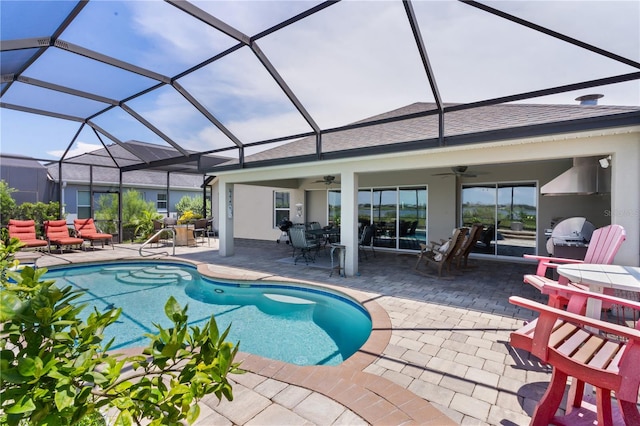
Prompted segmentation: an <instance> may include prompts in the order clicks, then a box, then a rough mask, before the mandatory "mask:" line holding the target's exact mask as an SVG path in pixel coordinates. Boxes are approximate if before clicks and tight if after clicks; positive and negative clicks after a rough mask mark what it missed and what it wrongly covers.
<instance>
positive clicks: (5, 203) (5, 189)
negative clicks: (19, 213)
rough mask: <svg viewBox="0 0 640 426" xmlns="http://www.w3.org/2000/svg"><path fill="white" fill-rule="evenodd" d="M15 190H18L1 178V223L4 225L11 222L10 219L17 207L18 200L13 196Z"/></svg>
mask: <svg viewBox="0 0 640 426" xmlns="http://www.w3.org/2000/svg"><path fill="white" fill-rule="evenodd" d="M13 192H16V189H15V188H11V187H9V185H8V184H7V183H6V182H5V181H4V180H0V222H1V223H0V224H1V225H2V226H6V225H7V224H8V223H9V219H11V216H12V215H13V211H14V209H15V208H16V201H15V200H14V199H13V197H12V196H11V193H13Z"/></svg>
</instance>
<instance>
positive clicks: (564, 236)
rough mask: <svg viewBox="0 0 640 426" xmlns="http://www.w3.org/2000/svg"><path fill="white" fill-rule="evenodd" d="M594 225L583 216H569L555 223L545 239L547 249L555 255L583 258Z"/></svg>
mask: <svg viewBox="0 0 640 426" xmlns="http://www.w3.org/2000/svg"><path fill="white" fill-rule="evenodd" d="M594 230H595V226H593V224H592V223H591V222H589V221H588V220H587V219H586V218H584V217H570V218H568V219H564V220H562V221H560V222H558V224H556V225H555V226H554V228H553V230H552V231H551V235H550V237H549V239H548V240H547V251H548V252H549V254H550V255H553V256H556V257H567V258H571V259H584V255H585V253H586V252H587V247H588V246H589V241H591V234H593V231H594Z"/></svg>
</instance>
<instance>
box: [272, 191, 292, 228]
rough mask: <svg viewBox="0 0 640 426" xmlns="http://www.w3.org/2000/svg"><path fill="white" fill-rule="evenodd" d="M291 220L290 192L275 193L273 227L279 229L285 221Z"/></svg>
mask: <svg viewBox="0 0 640 426" xmlns="http://www.w3.org/2000/svg"><path fill="white" fill-rule="evenodd" d="M285 219H286V220H291V202H290V197H289V193H288V192H278V191H274V192H273V220H274V223H273V227H274V228H277V227H278V225H279V224H280V222H282V221H283V220H285Z"/></svg>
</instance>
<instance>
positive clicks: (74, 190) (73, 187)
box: [64, 183, 202, 220]
mask: <svg viewBox="0 0 640 426" xmlns="http://www.w3.org/2000/svg"><path fill="white" fill-rule="evenodd" d="M117 189H118V187H117V186H113V185H99V184H96V185H93V191H94V193H98V192H102V191H111V192H113V191H117ZM89 190H90V187H89V185H78V184H70V183H67V185H66V186H65V188H64V211H65V213H66V214H67V219H68V220H73V219H74V218H76V217H77V216H78V192H79V191H89ZM129 190H135V191H137V192H138V193H140V194H141V195H142V199H143V200H144V201H146V202H152V203H153V205H154V206H156V205H157V204H156V202H157V199H158V194H159V193H164V192H165V189H164V188H141V187H137V188H136V187H123V193H124V192H126V191H129ZM184 196H188V197H192V198H193V197H197V196H199V197H202V191H198V190H179V189H172V190H170V191H169V214H170V215H172V216H176V215H177V209H176V203H178V202H179V201H180V199H181V198H182V197H184ZM156 211H158V212H159V213H160V214H163V215H166V214H167V211H166V210H156Z"/></svg>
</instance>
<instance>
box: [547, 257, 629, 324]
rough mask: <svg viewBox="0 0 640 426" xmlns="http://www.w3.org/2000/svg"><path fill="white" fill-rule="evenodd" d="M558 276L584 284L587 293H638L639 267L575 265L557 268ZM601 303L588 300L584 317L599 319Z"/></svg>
mask: <svg viewBox="0 0 640 426" xmlns="http://www.w3.org/2000/svg"><path fill="white" fill-rule="evenodd" d="M558 274H560V275H562V276H564V277H567V278H568V279H569V281H571V282H574V283H577V284H586V285H588V286H589V291H593V292H596V293H602V292H603V291H604V289H605V288H613V289H617V290H625V291H633V292H637V293H640V267H636V266H621V265H602V264H590V263H575V264H569V265H561V266H558ZM601 308H602V301H601V300H595V299H589V300H588V301H587V312H586V315H587V316H588V317H591V318H600V310H601Z"/></svg>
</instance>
